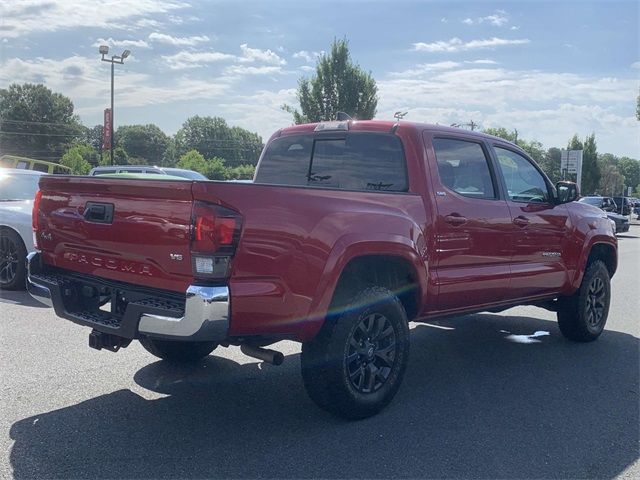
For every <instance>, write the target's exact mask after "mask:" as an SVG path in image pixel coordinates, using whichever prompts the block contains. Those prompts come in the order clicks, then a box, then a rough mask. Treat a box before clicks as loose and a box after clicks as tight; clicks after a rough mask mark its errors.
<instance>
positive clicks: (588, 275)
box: [558, 260, 611, 342]
mask: <svg viewBox="0 0 640 480" xmlns="http://www.w3.org/2000/svg"><path fill="white" fill-rule="evenodd" d="M610 303H611V283H610V279H609V271H608V270H607V267H606V265H605V264H604V262H602V261H601V260H596V261H595V262H593V263H592V264H591V265H589V266H588V267H587V271H586V272H585V274H584V277H583V278H582V283H581V284H580V288H579V289H578V291H577V292H576V293H574V294H573V295H572V296H570V297H566V298H564V299H561V304H560V308H559V309H558V326H559V327H560V331H561V332H562V334H563V335H564V336H565V337H566V338H568V339H569V340H573V341H575V342H592V341H594V340H595V339H597V338H598V337H599V336H600V334H601V333H602V331H603V330H604V326H605V324H606V323H607V316H608V315H609V305H610Z"/></svg>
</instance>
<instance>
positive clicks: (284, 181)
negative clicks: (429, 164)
mask: <svg viewBox="0 0 640 480" xmlns="http://www.w3.org/2000/svg"><path fill="white" fill-rule="evenodd" d="M254 183H263V184H272V185H290V186H301V187H312V188H332V189H341V190H357V191H384V192H406V191H407V190H408V184H407V172H406V162H405V156H404V150H403V148H402V143H401V142H400V139H399V138H398V137H397V136H395V135H392V134H386V133H365V132H349V133H342V134H336V135H309V134H307V135H291V136H285V137H281V138H277V139H275V140H273V141H272V142H271V143H270V144H269V146H268V147H267V149H266V151H265V153H264V155H263V156H262V159H261V160H260V164H259V165H258V170H257V173H256V178H255V182H254Z"/></svg>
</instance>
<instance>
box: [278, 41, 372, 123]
mask: <svg viewBox="0 0 640 480" xmlns="http://www.w3.org/2000/svg"><path fill="white" fill-rule="evenodd" d="M296 96H297V98H298V102H299V103H300V110H301V112H300V111H298V110H296V109H294V108H293V107H291V106H289V105H283V106H282V109H283V110H285V111H286V112H289V113H291V114H292V115H293V120H294V122H295V123H297V124H300V123H308V122H321V121H326V120H334V119H335V118H336V114H337V113H338V112H345V113H347V114H349V115H350V116H352V117H353V118H357V119H360V120H369V119H371V118H373V117H374V115H375V114H376V109H377V106H378V87H377V85H376V81H375V80H374V78H373V76H372V75H371V73H370V72H369V73H367V72H365V71H364V70H362V68H360V67H359V66H358V65H356V64H354V63H353V61H352V60H351V54H350V53H349V43H348V42H347V39H346V38H344V39H341V40H334V41H333V43H332V45H331V52H330V53H329V54H325V55H322V56H321V57H320V58H319V59H318V61H317V63H316V73H315V75H313V76H312V77H311V78H310V79H308V78H302V79H300V80H299V82H298V91H297V93H296Z"/></svg>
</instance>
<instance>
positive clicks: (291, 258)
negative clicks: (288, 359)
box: [28, 120, 617, 419]
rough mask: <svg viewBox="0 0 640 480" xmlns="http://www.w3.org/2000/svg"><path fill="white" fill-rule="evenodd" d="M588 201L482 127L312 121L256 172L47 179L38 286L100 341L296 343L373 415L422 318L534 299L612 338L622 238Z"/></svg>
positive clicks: (260, 348)
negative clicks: (235, 177)
mask: <svg viewBox="0 0 640 480" xmlns="http://www.w3.org/2000/svg"><path fill="white" fill-rule="evenodd" d="M578 195H579V193H578V191H577V188H576V186H575V184H570V183H568V182H560V183H559V184H557V185H553V184H552V183H551V182H550V181H549V179H548V178H547V176H546V175H545V174H544V173H543V172H542V170H540V168H539V167H538V166H537V165H536V164H535V162H533V161H532V160H531V158H530V157H529V156H528V155H527V154H526V153H525V152H524V151H522V150H521V149H520V148H518V147H517V146H516V145H514V144H512V143H509V142H507V141H505V140H502V139H500V138H496V137H492V136H488V135H484V134H481V133H477V132H469V131H465V130H462V129H457V128H445V127H442V126H436V125H428V124H419V123H409V122H404V121H401V122H399V123H397V122H396V123H394V122H387V121H350V120H345V121H336V122H323V123H319V124H309V125H297V126H292V127H289V128H284V129H282V130H279V131H278V132H276V133H275V134H274V135H273V136H272V137H271V138H270V139H269V141H268V142H267V144H266V146H265V148H264V151H263V152H262V154H261V157H260V160H259V163H258V166H257V169H256V173H255V178H254V182H253V183H250V184H248V183H244V184H243V183H232V182H214V181H193V182H184V181H161V180H143V179H104V178H99V177H74V176H45V177H43V178H42V179H41V180H40V189H39V192H38V193H37V195H36V198H35V201H34V209H33V233H34V238H35V240H36V251H34V252H32V253H30V254H29V256H28V289H29V291H30V293H31V294H32V295H33V296H34V297H35V298H36V299H38V300H40V301H42V302H43V303H46V304H48V305H50V306H52V307H53V309H54V310H55V313H56V315H58V316H59V317H62V318H64V319H67V320H70V321H72V322H75V323H77V324H79V325H83V326H86V327H89V328H90V329H91V332H90V334H89V345H90V346H91V347H94V348H97V349H106V350H112V351H117V350H118V349H120V348H121V347H126V346H127V345H128V344H129V343H130V342H131V341H132V340H138V341H140V343H141V344H142V346H143V347H144V348H145V349H146V350H148V351H149V352H150V353H151V354H153V355H155V356H157V357H159V358H161V359H164V360H166V361H174V362H185V361H198V360H200V359H202V358H204V357H206V356H207V355H209V354H210V353H211V352H212V351H213V350H214V349H215V348H218V347H220V346H222V347H228V346H229V345H239V346H240V347H241V349H242V351H243V352H244V353H245V354H248V355H250V356H253V357H256V358H260V359H262V360H263V361H266V362H271V363H274V364H279V363H281V362H282V360H283V356H282V354H281V353H279V352H276V351H274V350H269V349H267V348H265V347H267V346H269V345H271V344H273V343H275V342H278V341H280V340H284V339H288V340H293V341H297V342H301V343H302V354H301V366H302V377H303V381H304V386H305V388H306V390H307V392H308V394H309V395H310V397H311V399H312V400H313V401H314V402H315V403H316V404H317V405H318V406H320V407H321V408H323V409H325V410H327V411H329V412H332V413H334V414H336V415H339V416H343V417H346V418H353V419H357V418H364V417H367V416H370V415H373V414H375V413H377V412H379V411H380V410H381V409H382V408H384V407H385V406H386V405H387V404H388V403H389V402H390V401H391V399H392V398H393V397H394V395H395V394H396V392H397V391H398V388H399V387H400V383H401V381H402V378H403V375H404V372H405V369H406V366H407V361H408V358H409V325H408V324H409V322H410V321H415V322H428V321H431V320H432V319H434V318H438V317H442V316H450V315H461V314H467V313H471V312H479V311H492V312H497V311H501V310H504V309H507V308H510V307H513V306H516V305H537V306H541V307H544V308H547V309H550V310H553V311H556V312H557V318H558V322H559V327H560V331H561V332H562V334H563V335H564V336H565V337H567V338H568V339H570V340H574V341H578V342H588V341H592V340H595V339H596V338H597V337H598V336H599V335H600V334H601V333H602V331H603V328H604V326H605V322H606V320H607V314H608V311H609V303H610V297H611V287H610V278H611V277H612V275H613V274H614V273H615V271H616V267H617V243H616V237H615V235H614V232H613V231H612V228H611V223H610V222H609V220H607V218H606V215H605V214H604V213H603V212H602V211H601V210H599V209H597V208H595V207H593V206H590V205H587V204H584V203H578V202H575V201H574V200H576V199H577V198H578Z"/></svg>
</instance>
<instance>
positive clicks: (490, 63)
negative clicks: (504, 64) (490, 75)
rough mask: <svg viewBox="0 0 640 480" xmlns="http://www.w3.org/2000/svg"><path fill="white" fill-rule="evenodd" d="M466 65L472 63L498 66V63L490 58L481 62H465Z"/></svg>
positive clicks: (480, 60)
mask: <svg viewBox="0 0 640 480" xmlns="http://www.w3.org/2000/svg"><path fill="white" fill-rule="evenodd" d="M464 63H471V64H474V65H496V64H497V63H498V62H496V61H495V60H490V59H488V58H481V59H479V60H465V62H464Z"/></svg>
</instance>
